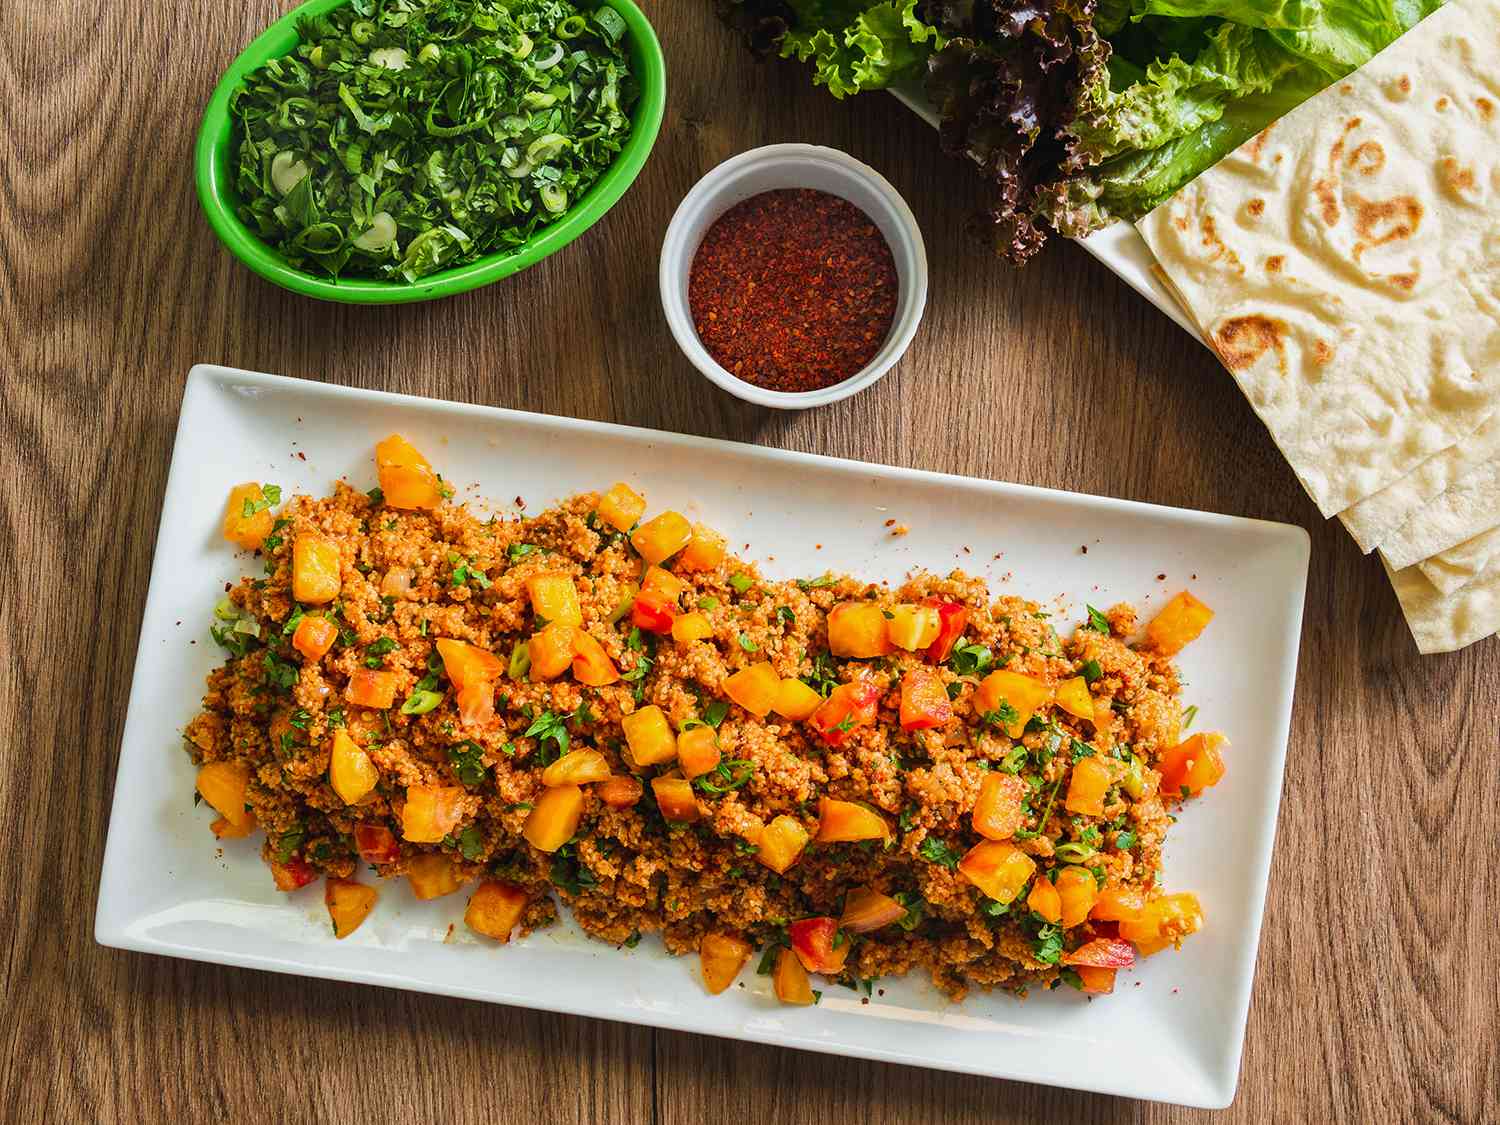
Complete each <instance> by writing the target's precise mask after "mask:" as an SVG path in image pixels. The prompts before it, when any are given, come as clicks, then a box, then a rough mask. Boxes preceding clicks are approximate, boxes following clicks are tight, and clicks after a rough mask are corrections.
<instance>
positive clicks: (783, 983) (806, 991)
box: [771, 949, 818, 1005]
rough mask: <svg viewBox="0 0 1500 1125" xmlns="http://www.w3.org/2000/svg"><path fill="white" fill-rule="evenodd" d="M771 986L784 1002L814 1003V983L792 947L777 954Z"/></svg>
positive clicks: (815, 998)
mask: <svg viewBox="0 0 1500 1125" xmlns="http://www.w3.org/2000/svg"><path fill="white" fill-rule="evenodd" d="M771 987H772V988H774V989H775V990H776V999H778V1000H780V1001H781V1002H782V1003H783V1004H801V1005H807V1004H813V1003H816V1002H817V999H818V998H817V997H816V996H814V995H813V990H812V983H811V982H810V981H809V980H808V979H807V970H806V969H804V968H803V967H802V962H801V961H800V960H799V959H798V958H797V955H796V954H795V953H793V952H792V951H791V950H790V949H783V950H782V951H781V952H780V953H778V954H776V968H775V970H774V971H773V972H772V973H771Z"/></svg>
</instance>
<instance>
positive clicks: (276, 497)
mask: <svg viewBox="0 0 1500 1125" xmlns="http://www.w3.org/2000/svg"><path fill="white" fill-rule="evenodd" d="M260 496H261V498H260V499H259V500H256V499H253V498H252V497H249V496H246V497H245V502H244V504H242V505H241V506H240V516H241V517H242V518H243V519H249V518H250V517H251V516H253V515H255V513H257V512H264V511H265V510H266V509H267V508H273V507H275V506H276V505H277V504H280V503H281V486H280V485H277V484H263V485H261V486H260Z"/></svg>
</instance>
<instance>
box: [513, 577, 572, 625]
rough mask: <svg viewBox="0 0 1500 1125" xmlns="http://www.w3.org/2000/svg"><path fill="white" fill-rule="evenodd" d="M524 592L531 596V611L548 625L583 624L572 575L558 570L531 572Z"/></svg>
mask: <svg viewBox="0 0 1500 1125" xmlns="http://www.w3.org/2000/svg"><path fill="white" fill-rule="evenodd" d="M526 593H527V594H528V595H529V596H530V598H531V611H532V612H533V613H535V614H536V615H537V616H538V617H539V618H541V619H542V620H543V621H546V622H547V623H548V624H549V625H582V624H583V610H582V609H580V608H579V606H578V587H577V586H575V585H574V584H573V577H572V575H570V574H567V573H565V572H563V571H560V570H549V571H546V572H545V573H543V574H533V575H532V576H531V577H530V578H528V579H526Z"/></svg>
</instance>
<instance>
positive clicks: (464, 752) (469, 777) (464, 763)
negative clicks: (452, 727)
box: [448, 738, 485, 785]
mask: <svg viewBox="0 0 1500 1125" xmlns="http://www.w3.org/2000/svg"><path fill="white" fill-rule="evenodd" d="M448 760H449V761H450V762H452V763H453V772H454V773H455V774H457V775H458V780H459V781H461V782H463V783H464V784H465V785H478V784H479V783H480V782H482V781H483V780H484V775H485V764H484V747H483V746H480V745H479V743H477V742H475V741H474V740H473V739H472V738H466V739H464V741H462V742H460V743H459V744H458V745H457V746H450V747H448Z"/></svg>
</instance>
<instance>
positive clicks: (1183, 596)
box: [1146, 590, 1214, 656]
mask: <svg viewBox="0 0 1500 1125" xmlns="http://www.w3.org/2000/svg"><path fill="white" fill-rule="evenodd" d="M1213 616H1214V611H1213V610H1211V609H1209V608H1208V606H1206V605H1204V604H1203V603H1202V602H1200V601H1199V600H1198V599H1197V598H1195V597H1193V595H1192V594H1190V593H1188V592H1187V591H1186V590H1184V591H1182V593H1180V594H1178V595H1176V596H1175V597H1173V598H1172V600H1171V601H1169V602H1168V603H1167V604H1166V605H1164V606H1162V608H1161V612H1160V613H1158V614H1157V615H1156V616H1155V617H1153V618H1152V619H1151V623H1150V624H1149V625H1147V626H1146V644H1147V645H1148V646H1149V647H1151V648H1154V649H1155V650H1156V651H1157V652H1159V653H1161V654H1162V655H1163V656H1176V655H1177V654H1178V653H1179V652H1181V651H1182V650H1183V649H1184V648H1186V647H1187V646H1188V645H1189V644H1190V643H1192V642H1193V641H1195V640H1197V639H1198V635H1199V634H1200V633H1202V632H1203V630H1204V629H1205V628H1207V626H1208V623H1209V622H1210V621H1212V620H1213Z"/></svg>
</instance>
